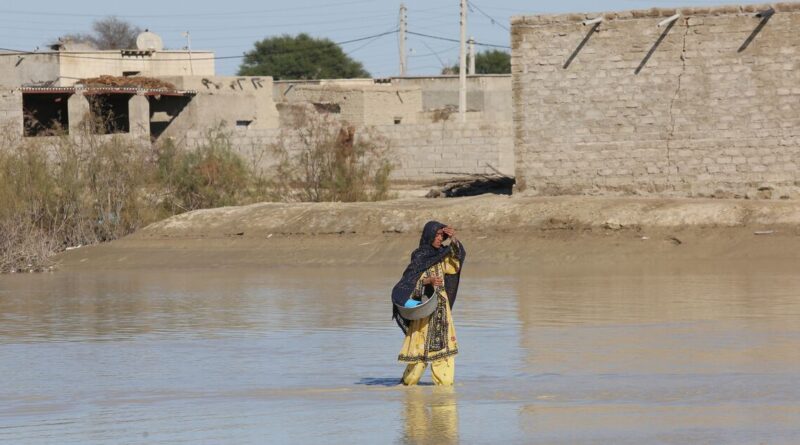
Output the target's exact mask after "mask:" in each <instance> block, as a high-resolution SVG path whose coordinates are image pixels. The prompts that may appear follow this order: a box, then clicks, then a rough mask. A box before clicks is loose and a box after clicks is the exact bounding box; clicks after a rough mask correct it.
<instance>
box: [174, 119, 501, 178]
mask: <svg viewBox="0 0 800 445" xmlns="http://www.w3.org/2000/svg"><path fill="white" fill-rule="evenodd" d="M367 134H370V135H373V136H374V137H377V138H379V140H381V141H382V143H383V144H386V146H388V149H389V150H388V157H389V158H390V160H391V161H392V162H393V163H394V165H395V168H394V170H393V171H392V175H391V179H392V180H393V181H397V182H409V183H414V182H431V181H436V180H440V179H444V178H449V177H453V176H457V174H459V173H463V174H470V173H492V172H493V171H494V170H493V168H492V167H494V168H495V169H498V170H500V171H502V172H503V173H505V174H509V175H511V174H513V171H514V147H513V133H512V126H511V123H510V122H508V123H497V122H492V123H474V122H467V123H460V122H453V121H443V122H437V123H428V124H413V125H378V126H367V127H364V126H362V127H357V129H356V136H357V137H359V135H367ZM205 140H206V133H205V132H204V131H200V130H189V131H187V132H186V133H185V136H184V137H181V138H179V142H181V143H186V144H187V145H188V146H190V147H191V146H196V145H198V144H202V143H203V142H204V141H205ZM279 141H281V142H282V143H285V144H286V145H287V146H288V149H289V150H290V151H292V150H299V149H300V146H299V145H298V143H297V139H296V138H294V137H293V135H292V130H291V129H287V128H282V129H279V128H276V129H262V130H256V129H246V130H244V129H243V130H234V131H233V132H232V133H231V143H232V146H233V147H234V148H235V149H236V150H237V151H238V152H239V153H240V154H241V155H242V156H243V157H244V158H245V159H246V160H247V161H248V163H250V165H254V166H259V167H269V166H270V165H272V164H274V162H276V159H275V157H274V154H273V152H272V151H271V150H270V145H271V144H276V143H278V142H279Z"/></svg>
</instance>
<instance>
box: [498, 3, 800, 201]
mask: <svg viewBox="0 0 800 445" xmlns="http://www.w3.org/2000/svg"><path fill="white" fill-rule="evenodd" d="M774 6H775V7H774V11H775V13H774V14H773V15H771V16H769V17H762V18H759V17H756V16H755V13H756V12H758V11H760V10H763V9H766V8H768V6H767V5H758V6H741V7H739V6H736V7H717V8H686V9H679V10H667V9H653V10H647V11H629V12H622V13H612V14H604V15H603V17H604V21H603V22H602V23H601V24H600V25H599V26H598V27H597V28H596V30H595V32H592V28H591V26H584V25H582V23H581V21H582V20H584V19H587V18H594V17H596V16H597V14H571V15H559V16H531V17H515V18H513V19H512V48H513V50H512V72H513V87H512V88H513V103H514V137H515V141H514V143H515V154H516V160H515V171H516V176H517V183H518V187H519V189H520V190H523V191H528V192H532V193H541V194H562V193H587V192H588V193H591V192H596V193H610V192H620V191H621V192H632V193H658V194H673V195H688V196H708V195H728V196H730V195H739V196H760V197H773V198H775V197H781V196H783V197H785V196H798V191H799V190H800V187H798V185H800V182H798V168H799V167H798V165H800V70H799V69H798V56H800V33H798V32H797V30H798V29H800V4H796V3H795V4H776V5H774ZM675 13H680V14H681V17H680V18H679V19H678V20H677V21H675V22H674V24H673V25H672V26H664V27H661V28H659V27H657V26H656V24H657V23H658V22H660V21H662V20H664V19H665V18H667V17H669V16H672V15H673V14H675ZM759 189H760V191H759Z"/></svg>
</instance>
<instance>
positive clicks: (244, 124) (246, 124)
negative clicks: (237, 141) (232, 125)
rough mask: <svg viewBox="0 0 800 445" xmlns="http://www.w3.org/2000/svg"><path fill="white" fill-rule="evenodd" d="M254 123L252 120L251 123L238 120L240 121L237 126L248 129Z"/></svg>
mask: <svg viewBox="0 0 800 445" xmlns="http://www.w3.org/2000/svg"><path fill="white" fill-rule="evenodd" d="M252 123H253V121H252V120H249V121H248V120H238V121H236V126H237V127H243V128H247V127H249V126H250V124H252Z"/></svg>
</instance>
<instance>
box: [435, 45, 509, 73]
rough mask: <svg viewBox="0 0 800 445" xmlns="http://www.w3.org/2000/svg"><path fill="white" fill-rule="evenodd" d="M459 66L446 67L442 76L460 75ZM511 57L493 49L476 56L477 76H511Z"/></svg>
mask: <svg viewBox="0 0 800 445" xmlns="http://www.w3.org/2000/svg"><path fill="white" fill-rule="evenodd" d="M458 72H459V70H458V65H453V66H451V67H446V68H444V69H443V70H442V74H458ZM510 73H511V55H510V54H509V53H507V52H505V51H500V50H498V49H493V50H489V51H483V52H479V53H478V54H476V55H475V74H510Z"/></svg>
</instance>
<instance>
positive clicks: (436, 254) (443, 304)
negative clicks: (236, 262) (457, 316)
mask: <svg viewBox="0 0 800 445" xmlns="http://www.w3.org/2000/svg"><path fill="white" fill-rule="evenodd" d="M455 235H456V232H455V230H454V229H453V228H452V227H450V226H446V225H444V224H442V223H440V222H438V221H429V222H428V223H427V224H425V228H424V229H422V236H421V237H420V240H419V247H418V248H417V249H416V250H414V252H412V253H411V263H410V264H409V265H408V267H406V270H405V272H403V277H402V278H401V279H400V281H399V282H398V283H397V284H396V285H395V286H394V289H392V303H393V304H392V306H393V313H392V318H393V319H394V320H395V321H396V322H397V324H398V326H400V329H402V330H403V333H404V334H405V335H406V338H405V341H403V347H402V349H400V355H399V356H398V358H397V359H398V360H399V361H400V362H402V363H407V364H408V365H407V366H406V370H405V372H404V373H403V384H405V385H416V384H417V382H419V379H420V378H421V377H422V373H423V372H425V368H426V367H427V366H428V363H430V364H431V374H432V376H433V382H434V383H435V384H437V385H452V384H453V380H454V378H455V355H456V354H458V343H457V342H456V330H455V326H454V325H453V317H452V315H451V313H450V310H451V309H452V307H453V303H455V301H456V293H457V292H458V281H459V278H460V276H461V267H462V266H463V264H464V257H465V252H464V246H463V245H462V244H461V242H460V241H458V240H457V239H456V236H455ZM447 238H450V239H451V242H450V245H448V246H444V245H443V244H442V243H443V242H444V240H446V239H447ZM427 297H430V298H431V299H435V301H429V302H428V303H427V304H435V305H436V308H435V310H433V313H432V314H431V315H429V316H427V317H424V318H420V319H417V320H408V319H406V318H403V315H402V314H401V313H400V311H399V310H398V306H400V307H402V308H413V307H415V306H418V305H420V304H421V302H422V301H427Z"/></svg>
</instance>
